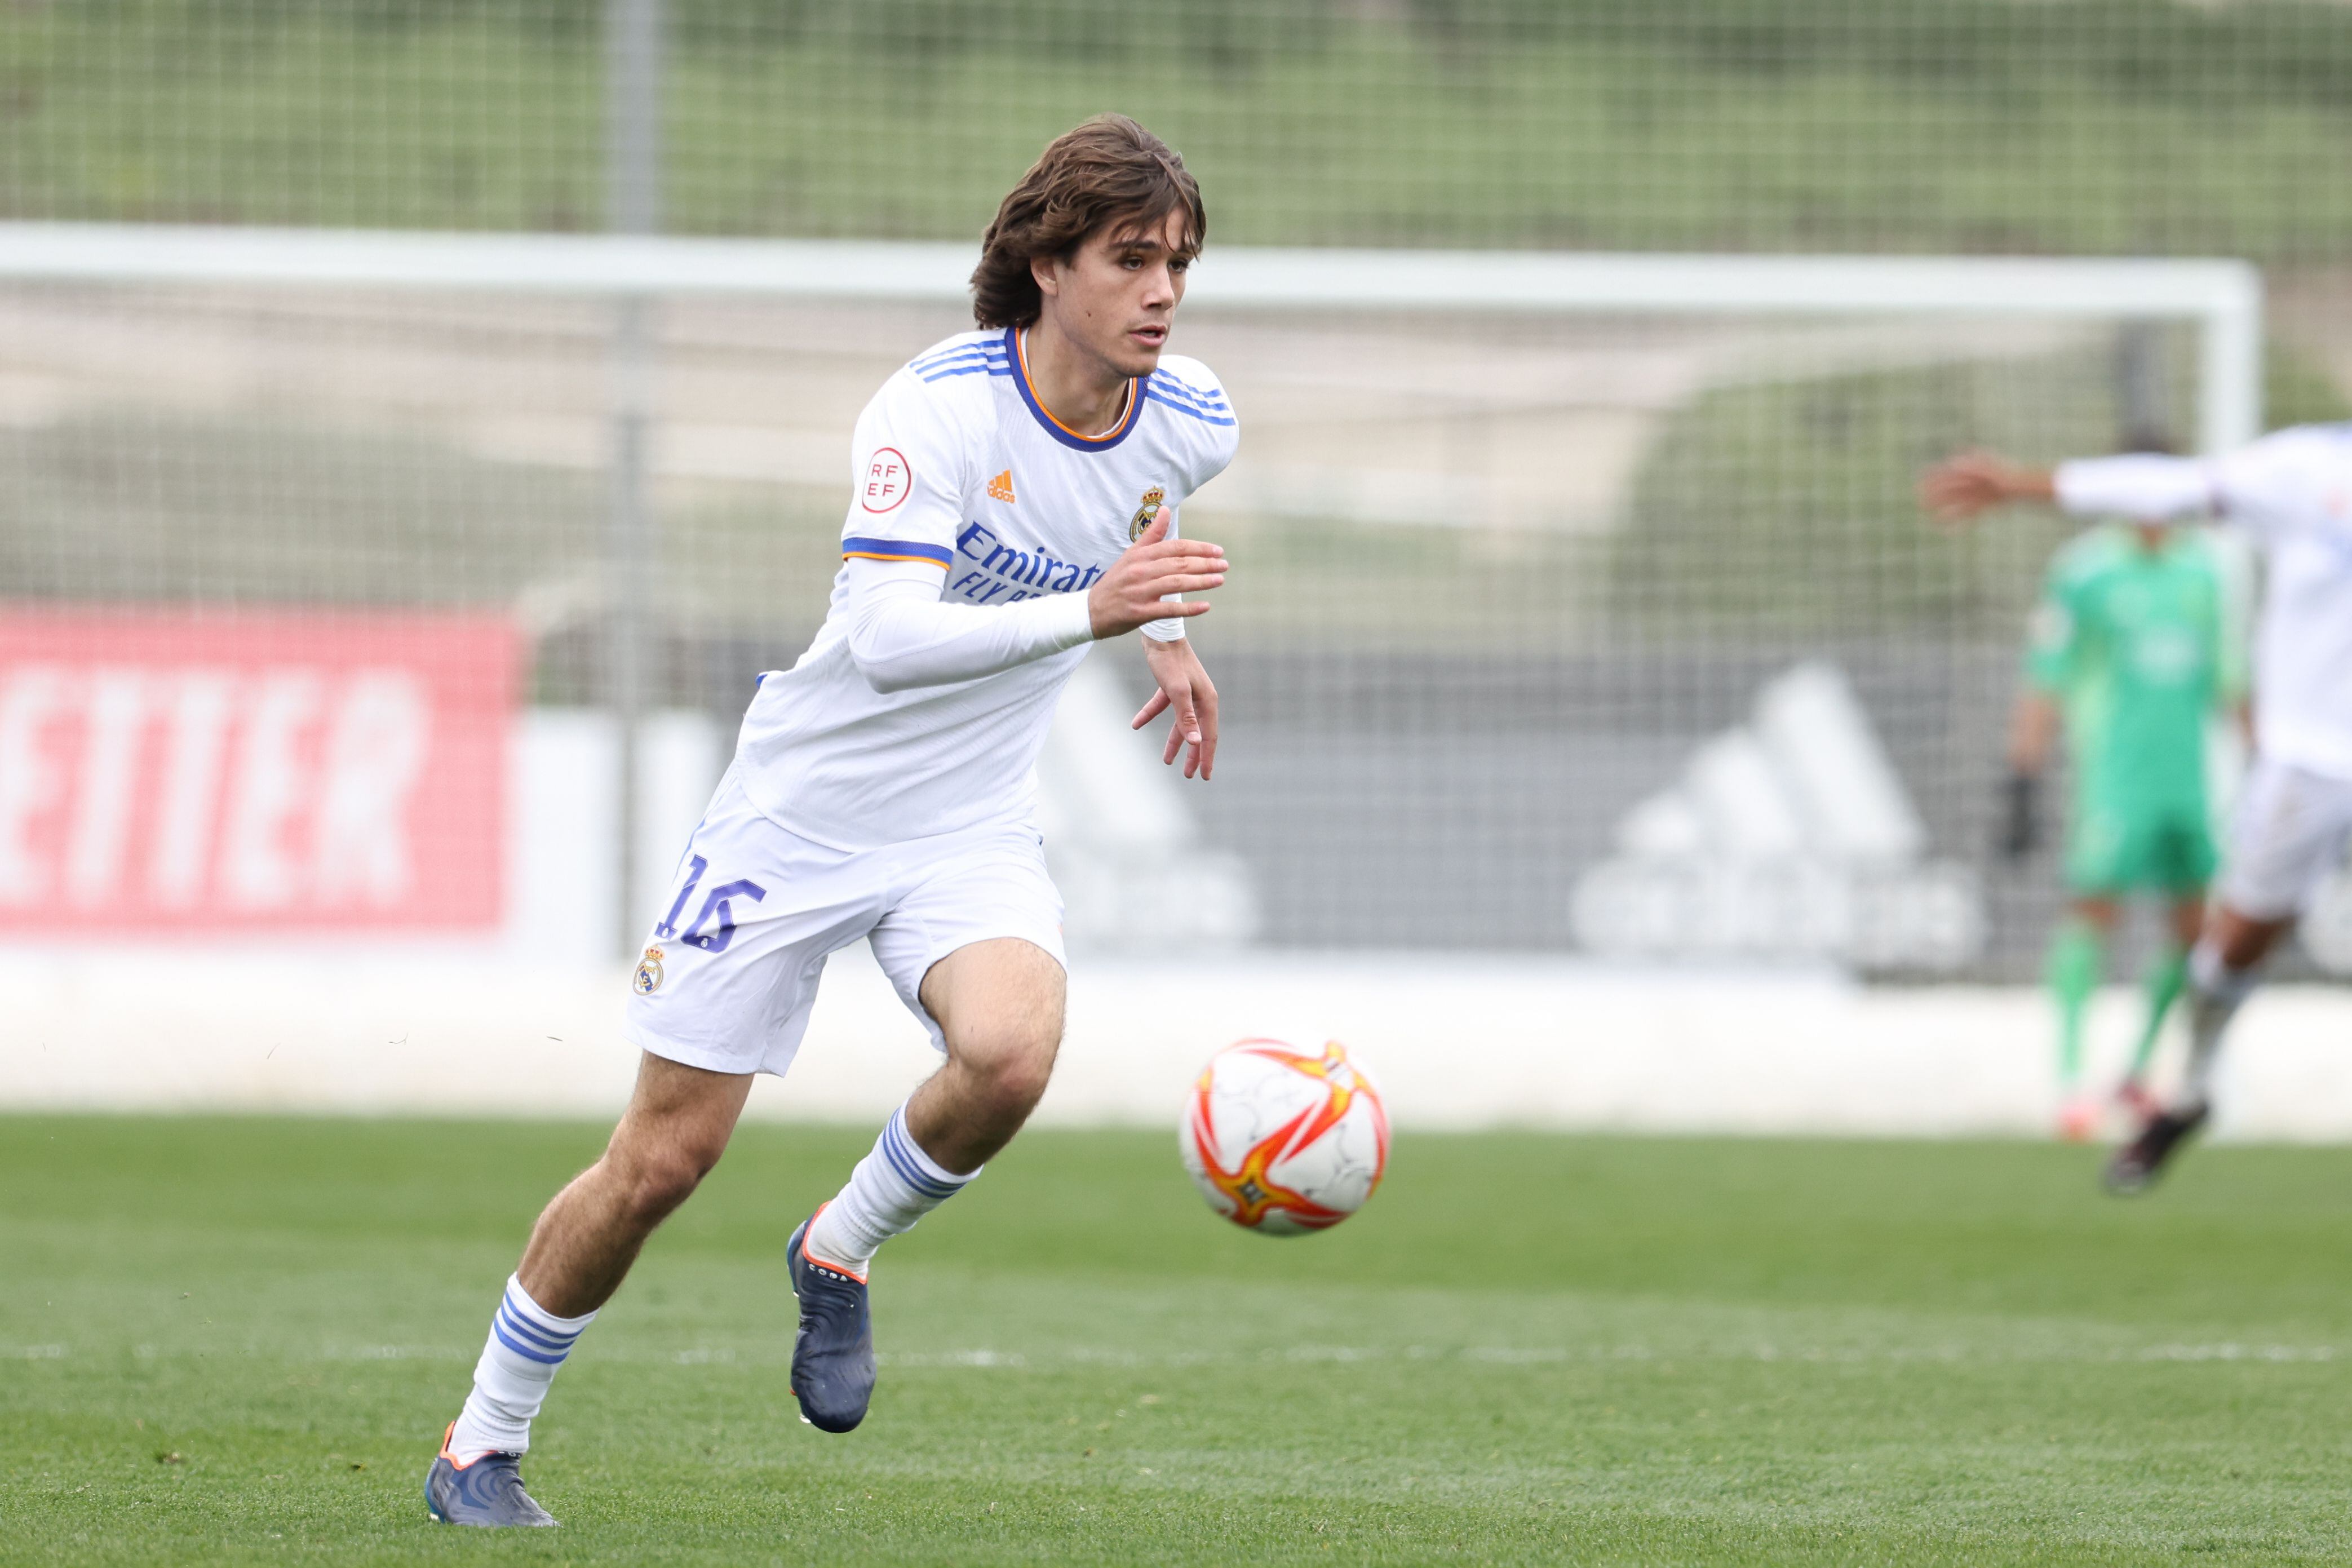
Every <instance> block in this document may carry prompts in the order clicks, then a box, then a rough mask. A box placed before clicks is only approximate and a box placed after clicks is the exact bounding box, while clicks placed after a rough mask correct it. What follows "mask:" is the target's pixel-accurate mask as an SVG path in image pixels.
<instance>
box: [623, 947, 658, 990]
mask: <svg viewBox="0 0 2352 1568" xmlns="http://www.w3.org/2000/svg"><path fill="white" fill-rule="evenodd" d="M661 961H662V951H661V949H660V948H657V947H649V948H647V949H646V955H645V957H644V958H642V959H640V960H638V961H637V973H636V975H635V978H634V979H632V980H631V981H630V983H629V984H631V985H633V986H634V987H635V989H636V993H637V994H638V995H640V996H650V995H652V994H654V993H655V992H656V991H658V990H660V989H661V983H662V966H661Z"/></svg>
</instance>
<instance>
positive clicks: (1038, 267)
mask: <svg viewBox="0 0 2352 1568" xmlns="http://www.w3.org/2000/svg"><path fill="white" fill-rule="evenodd" d="M1061 266H1062V258H1060V257H1058V256H1033V257H1031V258H1029V276H1030V277H1031V278H1032V279H1035V281H1036V284H1037V292H1038V293H1040V294H1043V295H1045V297H1046V298H1048V299H1052V298H1054V297H1055V296H1056V295H1058V294H1060V293H1061V291H1062V275H1061Z"/></svg>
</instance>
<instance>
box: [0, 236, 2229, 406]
mask: <svg viewBox="0 0 2352 1568" xmlns="http://www.w3.org/2000/svg"><path fill="white" fill-rule="evenodd" d="M977 259H978V254H977V252H976V251H975V250H974V249H973V248H972V247H970V246H966V245H952V244H926V243H917V242H905V243H901V242H888V241H869V240H831V239H706V238H688V237H636V236H623V235H543V234H453V233H423V232H397V231H371V230H353V229H282V228H248V227H210V226H182V225H163V224H156V225H136V224H54V223H0V279H17V280H22V281H51V282H67V281H80V282H91V283H143V284H157V283H198V284H247V285H253V284H258V285H265V286H286V287H325V288H374V289H473V290H480V291H487V292H512V293H543V294H571V295H583V294H585V295H608V296H613V297H616V298H628V297H660V296H697V295H698V296H730V295H731V296H744V297H757V298H767V299H780V298H795V297H797V298H806V299H835V300H908V301H961V300H964V299H965V298H967V297H968V292H967V291H968V279H970V278H971V270H972V266H973V264H974V262H975V261H976V260H977ZM1191 297H1192V299H1194V300H1197V301H1200V302H1202V303H1207V304H1215V305H1223V306H1236V307H1257V308H1274V309H1282V310H1334V309H1340V310H1439V311H1454V310H1459V311H1483V310H1498V311H1576V312H1586V313H1594V314H1612V313H1613V314H1625V315H1734V314H1778V315H1803V316H1856V315H1898V314H1941V315H1950V316H1985V317H1990V316H2042V317H2070V318H2075V319H2081V320H2105V321H2150V320H2172V321H2184V322H2188V323H2189V324H2191V325H2193V326H2195V327H2196V328H2197V329H2198V334H2199V341H2200V348H2199V355H2198V375H2197V383H2198V395H2197V403H2198V410H2197V418H2198V433H2197V434H2198V445H2199V447H2200V449H2201V450H2204V451H2209V452H2212V451H2221V450H2225V449H2227V448H2229V447H2234V446H2237V445H2240V444H2241V443H2242V442H2244V441H2247V440H2249V439H2251V438H2252V437H2253V436H2255V435H2256V434H2258V433H2259V432H2260V430H2261V427H2262V417H2263V407H2262V402H2263V397H2262V391H2263V283H2262V275H2261V273H2260V272H2259V271H2258V270H2257V269H2256V268H2254V267H2252V265H2250V264H2248V263H2246V262H2243V261H2238V260H2229V259H2202V258H2079V257H1864V256H1705V255H1686V254H1657V255H1641V254H1622V253H1601V254H1594V253H1582V252H1544V251H1458V250H1364V249H1339V248H1331V249H1316V248H1296V247H1252V246H1229V245H1221V246H1219V247H1216V248H1215V249H1214V250H1213V252H1211V253H1210V254H1209V255H1208V256H1207V257H1205V258H1202V261H1201V262H1200V263H1199V264H1198V266H1197V267H1196V268H1195V269H1194V271H1193V274H1192V284H1191Z"/></svg>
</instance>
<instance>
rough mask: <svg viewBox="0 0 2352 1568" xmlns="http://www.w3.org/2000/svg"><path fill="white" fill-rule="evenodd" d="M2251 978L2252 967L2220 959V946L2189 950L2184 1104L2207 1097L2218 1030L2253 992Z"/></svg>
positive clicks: (2218, 1052)
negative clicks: (2187, 1054) (2234, 964)
mask: <svg viewBox="0 0 2352 1568" xmlns="http://www.w3.org/2000/svg"><path fill="white" fill-rule="evenodd" d="M2255 978H2256V972H2255V971H2253V970H2252V969H2231V967H2229V966H2228V965H2227V964H2225V963H2222V962H2221V949H2219V948H2217V947H2215V946H2214V945H2213V944H2212V943H2211V942H2199V943H2198V944H2197V945H2196V946H2195V947H2193V948H2191V949H2189V1075H2188V1077H2187V1078H2186V1079H2184V1080H2183V1081H2182V1083H2181V1086H2180V1088H2181V1094H2182V1096H2183V1098H2184V1100H2186V1102H2187V1104H2188V1105H2190V1106H2198V1105H2202V1104H2204V1103H2206V1101H2207V1100H2209V1099H2210V1097H2211V1095H2212V1092H2213V1068H2214V1067H2215V1065H2216V1064H2217V1063H2218V1062H2219V1061H2220V1060H2221V1036H2222V1033H2223V1031H2225V1030H2226V1029H2228V1028H2229V1026H2230V1020H2231V1018H2233V1017H2235V1016H2237V1013H2238V1009H2239V1007H2241V1006H2242V1005H2244V1003H2245V1000H2246V998H2247V997H2248V996H2250V995H2252V994H2253V990H2254V981H2255Z"/></svg>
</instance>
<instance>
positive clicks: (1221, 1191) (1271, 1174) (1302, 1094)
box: [1177, 1040, 1389, 1236]
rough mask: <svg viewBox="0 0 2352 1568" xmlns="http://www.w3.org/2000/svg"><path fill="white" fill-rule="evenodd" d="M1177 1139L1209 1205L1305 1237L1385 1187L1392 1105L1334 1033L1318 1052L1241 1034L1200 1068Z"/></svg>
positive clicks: (1255, 1226) (1267, 1229)
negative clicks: (1384, 1100)
mask: <svg viewBox="0 0 2352 1568" xmlns="http://www.w3.org/2000/svg"><path fill="white" fill-rule="evenodd" d="M1177 1144H1178V1147H1179V1149H1180V1150H1181V1152H1182V1154H1183V1156H1184V1168H1185V1169H1186V1170H1187V1171H1190V1172H1191V1173H1192V1181H1193V1184H1195V1185H1196V1186H1198V1187H1199V1188H1200V1189H1201V1195H1202V1197H1204V1198H1206V1199H1207V1200H1208V1202H1209V1206H1210V1207H1211V1208H1213V1209H1214V1210H1216V1211H1217V1212H1218V1213H1219V1214H1221V1215H1224V1216H1225V1218H1227V1219H1229V1220H1231V1221H1233V1222H1234V1224H1235V1225H1237V1226H1242V1227H1243V1228H1244V1229H1246V1230H1255V1231H1256V1232H1258V1233H1259V1234H1260V1235H1262V1236H1304V1235H1306V1234H1307V1232H1309V1231H1316V1230H1328V1229H1330V1228H1331V1227H1332V1226H1335V1225H1337V1224H1339V1222H1340V1221H1341V1220H1343V1219H1346V1218H1347V1217H1348V1216H1349V1215H1351V1214H1354V1213H1355V1212H1356V1211H1357V1210H1358V1209H1360V1208H1361V1207H1363V1206H1364V1201H1365V1200H1366V1199H1367V1198H1369V1197H1370V1196H1371V1195H1372V1192H1373V1190H1374V1189H1375V1188H1377V1187H1378V1186H1379V1185H1380V1184H1381V1172H1382V1171H1383V1170H1385V1169H1386V1168H1387V1166H1388V1159H1389V1118H1388V1110H1387V1108H1386V1107H1384V1106H1383V1105H1382V1104H1381V1091H1380V1089H1378V1088H1377V1087H1375V1086H1374V1084H1373V1083H1372V1080H1371V1078H1370V1075H1369V1074H1368V1073H1366V1072H1365V1071H1364V1068H1363V1064H1362V1063H1360V1062H1359V1061H1357V1060H1356V1059H1355V1058H1352V1057H1350V1056H1349V1054H1348V1050H1347V1047H1344V1046H1342V1045H1340V1044H1339V1042H1338V1041H1336V1040H1334V1041H1332V1042H1330V1043H1329V1044H1328V1045H1326V1046H1324V1047H1323V1048H1322V1049H1321V1050H1320V1051H1302V1050H1298V1049H1297V1048H1296V1047H1291V1046H1288V1045H1286V1044H1285V1043H1284V1042H1282V1041H1280V1040H1242V1041H1239V1042H1238V1043H1236V1044H1234V1045H1231V1046H1228V1047H1225V1048H1224V1049H1223V1050H1222V1051H1219V1052H1218V1053H1217V1054H1216V1055H1215V1056H1213V1057H1212V1058H1209V1065H1208V1066H1207V1067H1206V1068H1202V1072H1201V1077H1200V1079H1199V1080H1198V1081H1197V1082H1196V1083H1195V1084H1194V1085H1193V1086H1192V1096H1191V1100H1190V1102H1189V1103H1188V1104H1187V1105H1186V1107H1185V1110H1184V1122H1183V1126H1182V1127H1181V1129H1180V1130H1179V1131H1178V1134H1177Z"/></svg>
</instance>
